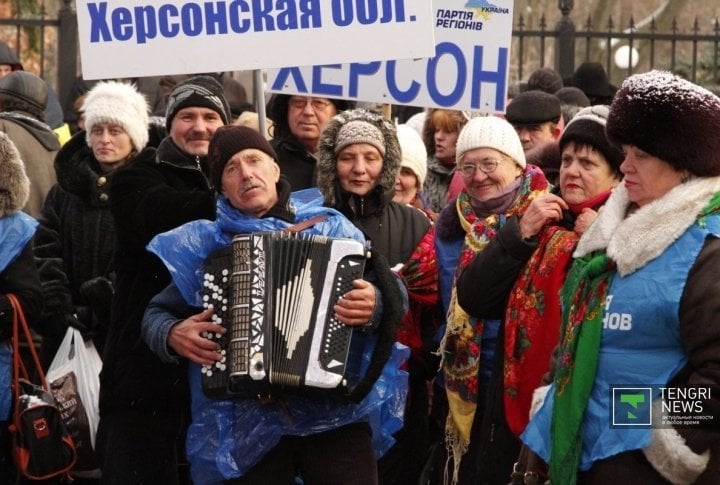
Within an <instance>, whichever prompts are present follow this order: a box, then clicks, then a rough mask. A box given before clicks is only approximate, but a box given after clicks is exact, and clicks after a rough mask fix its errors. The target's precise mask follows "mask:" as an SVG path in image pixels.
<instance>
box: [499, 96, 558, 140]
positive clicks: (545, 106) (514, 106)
mask: <svg viewBox="0 0 720 485" xmlns="http://www.w3.org/2000/svg"><path fill="white" fill-rule="evenodd" d="M505 119H507V120H508V121H509V122H510V124H511V125H513V128H515V131H517V134H518V136H519V137H520V141H521V142H522V146H523V150H525V153H527V152H528V150H530V149H532V148H535V147H539V146H542V145H544V144H545V143H548V142H551V141H555V140H557V139H558V138H560V134H562V129H563V123H562V113H561V111H560V99H559V98H558V97H557V96H555V95H553V94H548V93H546V92H544V91H537V90H535V91H525V92H523V93H520V94H519V95H518V96H517V97H515V98H514V99H513V100H512V101H511V102H510V104H508V106H507V109H506V110H505Z"/></svg>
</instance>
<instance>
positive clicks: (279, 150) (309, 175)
mask: <svg viewBox="0 0 720 485" xmlns="http://www.w3.org/2000/svg"><path fill="white" fill-rule="evenodd" d="M270 144H271V145H272V147H273V148H274V149H275V153H276V154H277V160H278V165H280V173H281V174H283V175H285V178H286V179H287V181H288V182H290V187H292V189H293V190H301V189H308V188H310V187H315V186H316V185H317V180H316V178H317V176H316V175H317V174H316V170H317V160H316V158H315V157H314V156H313V155H312V154H310V153H308V151H307V150H305V148H304V147H303V146H302V145H300V143H299V142H298V141H297V140H295V139H294V138H279V139H274V140H272V141H271V142H270Z"/></svg>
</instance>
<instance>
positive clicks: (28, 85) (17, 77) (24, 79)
mask: <svg viewBox="0 0 720 485" xmlns="http://www.w3.org/2000/svg"><path fill="white" fill-rule="evenodd" d="M0 93H2V94H5V95H8V96H12V97H15V98H17V99H20V100H22V101H25V102H26V103H29V104H31V105H33V106H35V107H36V108H38V109H39V110H40V111H43V110H44V109H45V105H46V104H47V98H48V87H47V84H46V83H45V81H43V80H42V78H39V77H37V76H36V75H35V74H33V73H31V72H27V71H12V72H11V73H10V74H8V75H6V76H5V77H3V78H2V79H0Z"/></svg>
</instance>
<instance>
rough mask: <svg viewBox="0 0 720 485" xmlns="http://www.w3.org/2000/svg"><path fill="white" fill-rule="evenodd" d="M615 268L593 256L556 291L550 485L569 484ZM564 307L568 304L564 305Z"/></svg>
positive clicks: (600, 255)
mask: <svg viewBox="0 0 720 485" xmlns="http://www.w3.org/2000/svg"><path fill="white" fill-rule="evenodd" d="M614 273H615V264H614V263H613V262H612V261H611V260H610V258H608V257H607V255H605V252H604V251H597V252H594V253H591V254H588V255H586V256H583V257H581V258H578V259H576V260H575V262H574V263H573V265H572V267H571V268H570V272H569V273H568V276H567V279H566V281H565V284H564V286H563V288H562V291H561V296H560V299H561V301H562V302H563V308H562V329H561V331H560V336H561V337H560V338H561V340H560V353H559V355H558V368H557V371H556V374H555V405H554V406H553V411H552V425H551V436H552V454H551V460H550V482H551V483H558V484H563V485H574V484H575V482H576V480H577V471H578V465H579V463H580V455H581V453H582V437H581V433H580V429H581V426H582V421H583V415H584V414H585V407H586V406H587V402H588V399H589V397H590V391H591V390H592V387H593V383H594V382H595V371H596V369H597V362H598V354H599V350H600V337H601V335H602V318H603V314H604V313H605V311H604V310H605V297H606V295H607V290H608V288H609V286H610V281H611V280H612V276H613V274H614ZM568 303H569V304H568Z"/></svg>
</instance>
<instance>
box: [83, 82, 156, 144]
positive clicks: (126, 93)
mask: <svg viewBox="0 0 720 485" xmlns="http://www.w3.org/2000/svg"><path fill="white" fill-rule="evenodd" d="M80 111H81V112H83V113H85V130H86V133H85V139H86V140H87V143H88V145H90V132H91V131H92V129H93V126H95V125H96V124H98V123H112V124H115V125H120V126H122V128H123V129H124V130H125V133H127V134H128V136H129V137H130V140H132V144H133V147H135V150H136V151H138V152H139V151H140V150H142V149H143V148H145V145H147V142H148V138H149V134H148V126H149V123H150V118H149V115H148V112H149V111H150V107H149V106H148V103H147V100H146V99H145V96H143V95H142V94H140V93H139V92H138V90H137V89H135V87H134V86H132V85H130V84H127V83H122V82H118V81H104V82H100V83H97V84H96V85H95V87H93V88H92V89H91V90H90V91H89V92H88V93H87V95H85V99H84V101H83V104H82V107H81V108H80Z"/></svg>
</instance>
